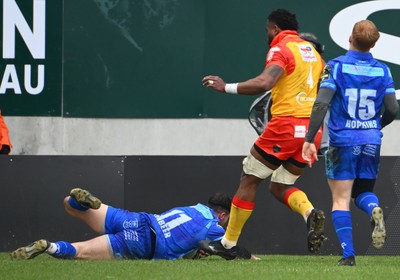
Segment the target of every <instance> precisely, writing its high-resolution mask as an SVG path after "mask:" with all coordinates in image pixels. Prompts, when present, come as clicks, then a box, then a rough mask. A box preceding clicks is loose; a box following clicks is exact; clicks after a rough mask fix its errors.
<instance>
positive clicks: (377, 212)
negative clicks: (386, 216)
mask: <svg viewBox="0 0 400 280" xmlns="http://www.w3.org/2000/svg"><path fill="white" fill-rule="evenodd" d="M372 222H373V223H374V230H373V232H372V246H374V247H375V248H376V249H381V248H382V247H383V244H385V240H386V229H385V222H384V221H383V210H382V208H381V207H379V206H377V207H375V208H374V209H372Z"/></svg>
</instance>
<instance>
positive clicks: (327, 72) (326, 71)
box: [321, 65, 332, 81]
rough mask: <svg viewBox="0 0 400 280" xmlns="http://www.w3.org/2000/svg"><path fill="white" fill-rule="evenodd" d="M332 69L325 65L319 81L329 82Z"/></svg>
mask: <svg viewBox="0 0 400 280" xmlns="http://www.w3.org/2000/svg"><path fill="white" fill-rule="evenodd" d="M331 72H332V67H331V66H330V65H325V67H324V71H322V74H321V81H326V80H329V79H330V77H331Z"/></svg>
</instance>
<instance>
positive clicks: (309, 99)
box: [296, 91, 315, 106]
mask: <svg viewBox="0 0 400 280" xmlns="http://www.w3.org/2000/svg"><path fill="white" fill-rule="evenodd" d="M296 101H297V103H298V104H299V105H302V106H303V105H305V103H306V102H314V101H315V97H309V96H307V93H305V92H304V91H301V92H299V93H298V94H297V95H296Z"/></svg>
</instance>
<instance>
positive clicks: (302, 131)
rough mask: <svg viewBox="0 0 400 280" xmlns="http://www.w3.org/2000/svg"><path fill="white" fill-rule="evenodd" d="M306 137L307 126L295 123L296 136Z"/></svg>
mask: <svg viewBox="0 0 400 280" xmlns="http://www.w3.org/2000/svg"><path fill="white" fill-rule="evenodd" d="M304 137H306V126H305V125H295V126H294V138H304Z"/></svg>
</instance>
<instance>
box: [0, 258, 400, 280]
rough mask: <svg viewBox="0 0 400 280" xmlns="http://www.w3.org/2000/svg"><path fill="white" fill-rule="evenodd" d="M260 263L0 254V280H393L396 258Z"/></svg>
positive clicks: (397, 271) (264, 260)
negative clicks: (344, 263) (346, 263)
mask: <svg viewBox="0 0 400 280" xmlns="http://www.w3.org/2000/svg"><path fill="white" fill-rule="evenodd" d="M259 257H260V258H261V260H260V261H225V260H223V259H221V258H219V257H210V258H206V259H202V260H177V261H164V260H162V261H145V260H123V261H79V260H57V259H54V258H52V257H50V256H48V255H41V256H38V257H37V258H35V259H33V260H28V261H11V260H10V258H9V255H8V254H7V253H0V279H8V280H11V279H18V280H22V279H40V280H42V279H58V280H61V279H85V280H90V279H96V280H99V279H190V280H193V279H217V280H224V279H227V280H228V279H229V280H232V279H249V280H256V279H295V280H302V279H306V280H310V279H363V280H366V279H385V278H386V279H398V277H399V275H400V265H399V263H400V257H397V256H396V257H388V256H359V257H357V259H356V262H357V265H356V266H354V267H343V266H337V265H336V262H337V260H338V259H339V258H340V257H338V256H286V255H285V256H283V255H260V256H259Z"/></svg>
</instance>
